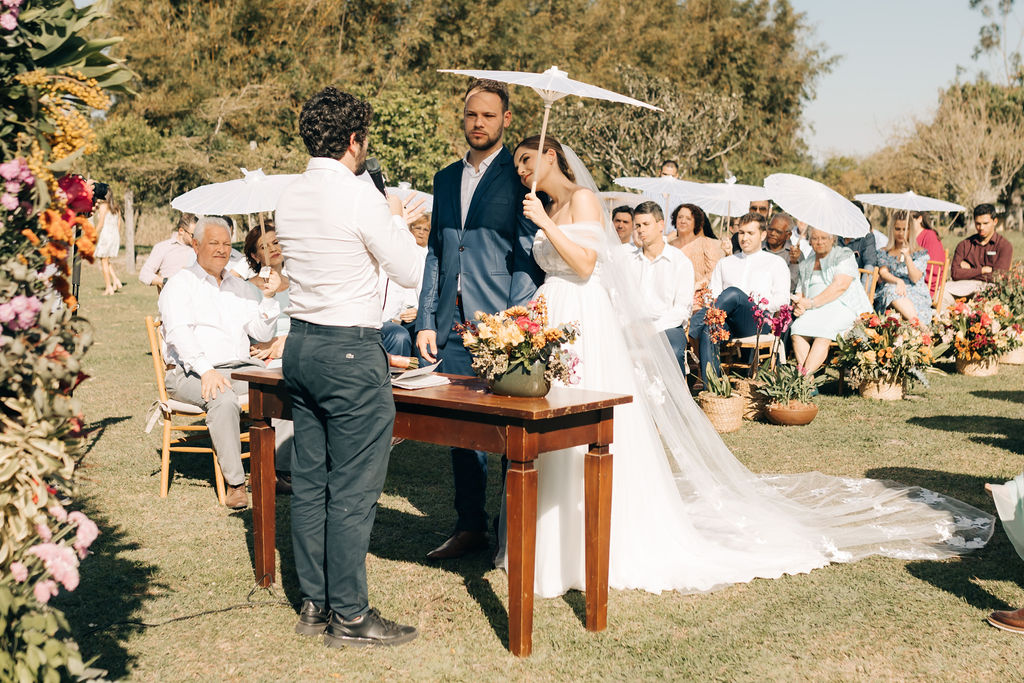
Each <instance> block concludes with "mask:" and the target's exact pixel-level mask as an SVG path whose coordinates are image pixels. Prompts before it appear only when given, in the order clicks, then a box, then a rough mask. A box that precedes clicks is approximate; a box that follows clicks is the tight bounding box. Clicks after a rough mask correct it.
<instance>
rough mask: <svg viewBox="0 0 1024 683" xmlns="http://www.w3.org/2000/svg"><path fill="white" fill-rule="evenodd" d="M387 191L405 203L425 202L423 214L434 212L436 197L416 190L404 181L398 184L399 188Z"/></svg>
mask: <svg viewBox="0 0 1024 683" xmlns="http://www.w3.org/2000/svg"><path fill="white" fill-rule="evenodd" d="M387 190H388V193H389V194H394V195H395V196H396V197H398V198H399V199H401V200H402V201H403V202H406V201H410V202H411V201H420V200H422V201H423V202H424V204H423V207H422V209H423V213H431V212H432V211H433V210H434V195H432V194H428V193H427V192H421V191H419V190H414V189H412V185H411V184H410V183H407V182H405V181H402V182H400V183H398V187H389V188H387Z"/></svg>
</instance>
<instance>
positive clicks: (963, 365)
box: [956, 358, 999, 377]
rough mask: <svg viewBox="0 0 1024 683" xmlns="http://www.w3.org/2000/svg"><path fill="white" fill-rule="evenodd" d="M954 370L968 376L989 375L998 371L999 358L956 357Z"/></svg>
mask: <svg viewBox="0 0 1024 683" xmlns="http://www.w3.org/2000/svg"><path fill="white" fill-rule="evenodd" d="M956 371H957V372H959V373H960V374H961V375H968V376H969V377H991V376H992V375H995V374H996V373H998V372H999V359H998V358H982V359H981V360H964V359H962V358H957V359H956Z"/></svg>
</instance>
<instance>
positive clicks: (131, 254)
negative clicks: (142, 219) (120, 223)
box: [124, 190, 135, 273]
mask: <svg viewBox="0 0 1024 683" xmlns="http://www.w3.org/2000/svg"><path fill="white" fill-rule="evenodd" d="M134 200H135V194H134V193H133V192H132V191H131V190H125V193H124V253H125V255H126V256H127V257H128V258H127V259H126V260H127V261H128V272H129V273H134V272H135V210H134V208H133V206H132V205H133V203H134Z"/></svg>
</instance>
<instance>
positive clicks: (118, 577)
mask: <svg viewBox="0 0 1024 683" xmlns="http://www.w3.org/2000/svg"><path fill="white" fill-rule="evenodd" d="M85 503H86V504H85V505H84V506H83V512H85V513H86V514H87V515H89V517H91V518H92V520H93V521H95V522H96V524H97V525H99V528H100V530H101V534H100V536H99V538H97V539H96V542H95V543H93V545H92V548H91V549H90V550H91V554H90V556H89V557H88V558H86V559H85V560H84V561H83V562H82V564H81V566H80V568H79V573H80V576H81V583H80V584H79V586H78V588H77V589H76V590H75V591H74V592H71V593H66V592H62V593H61V595H60V598H59V599H58V600H57V601H56V604H57V606H58V607H59V608H60V609H62V610H64V613H65V614H66V615H67V618H68V623H69V624H70V626H71V633H72V635H73V636H74V637H75V640H77V641H78V644H79V647H80V648H81V650H82V658H83V659H84V660H86V661H88V660H90V659H92V658H93V657H96V658H98V659H97V661H96V663H95V664H94V666H96V667H98V668H101V669H106V670H107V672H108V677H109V678H110V679H111V680H120V679H122V678H124V677H126V676H128V675H129V673H130V668H131V665H132V663H133V661H134V659H135V658H134V656H133V655H130V654H129V653H128V650H127V649H126V647H125V643H126V642H127V641H128V640H129V639H130V638H131V637H132V636H133V635H134V634H136V633H138V632H139V631H140V630H141V629H142V628H143V627H141V626H139V625H136V624H130V623H124V622H128V621H129V620H131V619H133V618H137V615H138V614H140V613H141V612H142V609H143V605H144V603H145V602H146V601H147V600H149V599H152V598H154V597H157V594H158V593H159V592H161V591H163V590H165V589H166V588H167V586H166V585H164V584H161V583H156V582H154V581H153V576H154V575H155V573H156V570H157V568H156V566H155V565H152V564H148V563H146V562H140V561H139V560H135V559H132V558H131V557H130V555H131V554H132V553H134V552H135V551H137V550H139V549H140V547H141V546H140V545H139V544H138V543H137V542H135V541H133V540H130V536H129V534H128V533H126V532H125V531H124V530H123V529H122V528H121V527H120V526H118V525H117V524H115V523H114V522H112V521H111V520H110V519H109V518H107V517H105V516H104V515H103V514H102V513H100V512H97V510H96V509H94V508H93V506H92V505H91V504H90V503H89V501H85Z"/></svg>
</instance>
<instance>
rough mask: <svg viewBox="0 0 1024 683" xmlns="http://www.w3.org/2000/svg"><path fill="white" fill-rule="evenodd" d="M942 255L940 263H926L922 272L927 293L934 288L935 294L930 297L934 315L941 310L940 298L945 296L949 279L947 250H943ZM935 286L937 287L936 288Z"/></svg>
mask: <svg viewBox="0 0 1024 683" xmlns="http://www.w3.org/2000/svg"><path fill="white" fill-rule="evenodd" d="M942 253H943V259H942V260H941V261H935V260H930V261H928V265H927V266H925V271H924V277H925V282H926V283H927V284H928V291H929V292H931V291H932V289H933V288H935V290H934V291H935V294H934V295H932V308H934V309H935V312H936V313H939V312H940V311H941V310H942V309H941V306H942V297H944V296H945V295H946V280H948V279H949V277H948V275H949V250H948V249H943V250H942ZM936 285H938V286H937V287H936Z"/></svg>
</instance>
